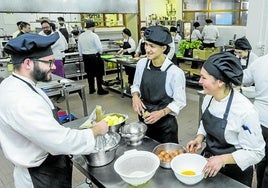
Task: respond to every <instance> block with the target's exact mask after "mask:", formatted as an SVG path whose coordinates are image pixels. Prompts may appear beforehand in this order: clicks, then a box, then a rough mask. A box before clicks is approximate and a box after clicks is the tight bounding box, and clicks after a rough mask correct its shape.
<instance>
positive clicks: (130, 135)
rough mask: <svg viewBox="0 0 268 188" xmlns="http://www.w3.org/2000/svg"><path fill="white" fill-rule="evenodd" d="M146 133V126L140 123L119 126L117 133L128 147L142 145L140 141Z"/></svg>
mask: <svg viewBox="0 0 268 188" xmlns="http://www.w3.org/2000/svg"><path fill="white" fill-rule="evenodd" d="M146 131H147V126H146V125H145V124H144V123H142V122H133V123H130V124H126V125H124V126H121V127H120V129H119V133H120V134H121V136H122V137H123V138H124V139H125V141H126V142H127V144H128V145H132V146H137V145H140V144H141V143H142V139H143V138H144V136H145V133H146Z"/></svg>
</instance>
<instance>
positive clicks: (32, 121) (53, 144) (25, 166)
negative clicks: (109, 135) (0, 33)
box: [0, 33, 108, 188]
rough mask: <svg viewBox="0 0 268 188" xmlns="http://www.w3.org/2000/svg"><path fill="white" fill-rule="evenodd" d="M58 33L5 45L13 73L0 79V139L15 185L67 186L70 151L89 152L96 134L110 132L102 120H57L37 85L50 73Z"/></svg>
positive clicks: (28, 187)
mask: <svg viewBox="0 0 268 188" xmlns="http://www.w3.org/2000/svg"><path fill="white" fill-rule="evenodd" d="M58 38H59V35H58V33H55V34H53V35H50V36H41V35H38V34H24V35H21V36H19V37H16V38H15V39H12V40H10V41H9V42H8V43H7V44H6V45H5V47H4V51H5V52H6V53H8V54H10V55H11V59H12V63H13V64H14V72H13V73H12V75H10V76H9V77H7V78H6V79H4V80H3V81H2V83H1V84H0V138H1V147H2V150H3V153H4V155H5V157H6V158H7V159H8V160H9V161H11V162H12V163H13V164H14V173H13V175H14V181H15V187H16V188H31V187H34V188H41V187H53V188H62V187H65V188H71V187H72V185H71V182H72V162H71V160H70V157H69V155H87V154H90V153H91V152H92V151H94V146H95V137H96V136H98V135H103V134H105V133H106V132H107V131H108V126H107V123H105V121H100V122H98V123H96V125H95V126H94V127H93V128H92V129H83V130H75V129H70V128H66V127H64V126H62V125H60V124H59V123H58V121H57V116H56V111H55V108H54V106H53V104H52V102H51V101H50V99H49V98H48V96H47V95H46V94H45V93H44V92H43V91H42V89H40V88H38V87H37V86H36V84H37V82H38V81H42V82H48V81H50V80H51V78H52V75H51V74H52V71H53V70H55V68H56V67H55V65H54V63H53V62H54V56H53V53H52V50H51V45H53V44H54V43H55V42H56V41H57V40H58Z"/></svg>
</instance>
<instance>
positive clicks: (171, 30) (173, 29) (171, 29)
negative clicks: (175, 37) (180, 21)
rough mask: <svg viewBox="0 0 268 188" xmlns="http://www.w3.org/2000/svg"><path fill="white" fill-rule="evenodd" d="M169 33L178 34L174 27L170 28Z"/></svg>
mask: <svg viewBox="0 0 268 188" xmlns="http://www.w3.org/2000/svg"><path fill="white" fill-rule="evenodd" d="M169 31H170V32H177V28H176V27H173V26H172V27H170V29H169Z"/></svg>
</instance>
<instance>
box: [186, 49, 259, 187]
mask: <svg viewBox="0 0 268 188" xmlns="http://www.w3.org/2000/svg"><path fill="white" fill-rule="evenodd" d="M242 75H243V70H242V67H241V65H240V62H239V60H238V59H237V58H236V57H235V56H234V55H232V54H231V53H229V52H225V53H219V54H216V55H213V56H211V57H210V58H209V59H208V60H207V61H206V62H205V63H204V65H203V68H202V70H201V78H200V81H199V82H200V84H202V85H203V88H204V93H205V94H209V95H212V97H210V96H206V101H209V102H208V105H207V106H206V108H205V110H204V112H203V115H202V118H201V127H200V128H199V130H198V135H197V137H196V139H195V140H193V141H190V142H189V143H188V144H187V149H188V151H190V152H196V150H197V149H200V148H201V143H202V142H203V141H204V139H205V136H206V147H205V149H204V150H203V151H202V154H203V155H204V156H205V157H206V158H208V163H207V164H206V166H205V168H204V170H203V171H204V173H205V177H213V176H215V175H216V174H217V173H218V172H221V173H223V174H225V175H227V176H229V177H231V178H233V179H235V180H237V181H239V182H241V183H243V184H245V185H247V186H249V187H250V186H251V183H252V177H253V168H252V165H254V163H253V162H252V163H253V164H251V165H248V163H247V168H244V169H243V170H241V166H238V163H237V161H236V160H237V158H236V157H235V156H236V154H234V153H235V152H236V151H239V150H241V151H242V150H247V149H248V148H243V147H246V146H247V144H249V145H251V147H252V148H254V147H255V148H256V147H257V146H255V144H257V143H256V141H259V142H260V143H261V144H262V142H263V140H261V139H259V138H257V137H258V136H257V134H261V130H260V129H259V128H258V125H259V124H258V123H259V122H258V120H256V121H257V122H256V125H257V126H256V127H257V128H255V127H254V126H251V127H250V128H251V130H250V128H249V127H248V126H247V125H248V124H250V123H249V122H246V121H247V120H244V119H243V120H241V121H240V119H241V118H242V116H243V114H240V112H236V111H234V110H232V107H233V108H235V110H236V109H237V103H235V102H234V100H236V101H238V100H240V99H241V100H245V103H244V104H241V105H245V107H247V105H248V106H249V107H252V109H253V106H252V104H251V103H250V101H247V99H245V98H244V96H242V95H241V94H240V93H238V92H237V93H235V91H234V89H233V88H232V84H234V85H240V84H241V81H242ZM208 97H210V99H209V100H208V99H207V98H208ZM234 97H236V98H234ZM233 103H234V104H233ZM212 104H213V105H212ZM222 104H226V105H225V107H224V113H223V114H222V108H223V106H222ZM238 105H240V104H238ZM211 106H212V107H211ZM235 106H236V107H235ZM242 109H243V106H241V111H242ZM231 113H232V116H231V117H230V118H229V119H228V116H230V114H231ZM241 113H247V112H246V111H242V112H241ZM214 114H215V115H214ZM221 114H222V115H221ZM234 114H236V115H234ZM256 114H257V112H254V113H252V114H249V115H248V114H247V116H252V118H253V117H254V118H255V115H256ZM216 115H217V116H216ZM219 116H220V117H219ZM221 116H222V117H223V118H221ZM235 116H236V117H235ZM231 118H233V119H231ZM254 118H253V119H254ZM234 122H235V123H236V124H237V123H239V122H245V125H244V124H242V125H237V126H238V129H239V131H241V132H238V133H235V134H234V133H232V131H234V129H235V128H234V127H231V126H234V125H233V124H234ZM246 123H247V124H246ZM228 125H229V127H228ZM235 126H236V125H235ZM254 128H255V129H256V130H255V129H254ZM203 131H205V133H204V134H202V133H203ZM234 132H235V131H234ZM252 132H254V134H255V133H256V135H253V134H252ZM204 135H205V136H204ZM234 135H235V136H234ZM230 142H232V143H237V144H236V147H235V145H234V144H230ZM244 142H248V143H247V144H245V145H243V143H244ZM252 152H253V151H252ZM256 152H259V151H256ZM260 152H262V149H260ZM246 154H247V153H245V155H246ZM243 157H245V156H243ZM246 157H248V158H250V157H251V156H250V155H248V156H246ZM260 159H261V157H260ZM258 160H259V159H258ZM239 162H240V165H241V161H239ZM255 163H257V160H256V162H255ZM245 166H246V165H245Z"/></svg>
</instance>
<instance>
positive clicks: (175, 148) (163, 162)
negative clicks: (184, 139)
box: [153, 143, 186, 168]
mask: <svg viewBox="0 0 268 188" xmlns="http://www.w3.org/2000/svg"><path fill="white" fill-rule="evenodd" d="M153 153H154V154H155V155H157V156H158V157H159V159H160V166H161V167H163V168H171V167H170V162H171V160H172V159H173V158H174V157H175V156H177V155H180V154H182V153H186V149H185V148H184V147H183V146H181V145H180V144H176V143H163V144H159V145H157V146H156V147H155V148H154V150H153Z"/></svg>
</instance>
